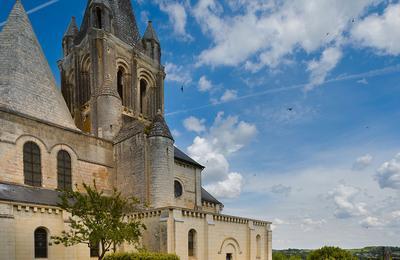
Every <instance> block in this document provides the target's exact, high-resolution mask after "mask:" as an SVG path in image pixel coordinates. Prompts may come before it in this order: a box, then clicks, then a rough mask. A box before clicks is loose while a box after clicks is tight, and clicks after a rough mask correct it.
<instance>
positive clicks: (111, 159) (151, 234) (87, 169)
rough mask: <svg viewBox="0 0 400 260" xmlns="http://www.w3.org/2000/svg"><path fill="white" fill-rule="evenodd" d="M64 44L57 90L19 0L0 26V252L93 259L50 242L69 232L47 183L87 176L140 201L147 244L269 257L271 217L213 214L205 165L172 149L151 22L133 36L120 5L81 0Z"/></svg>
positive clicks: (216, 204)
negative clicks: (78, 17)
mask: <svg viewBox="0 0 400 260" xmlns="http://www.w3.org/2000/svg"><path fill="white" fill-rule="evenodd" d="M49 37H51V36H49ZM62 47H63V53H64V55H63V57H62V59H61V60H60V61H59V62H58V67H59V69H60V73H61V91H59V89H58V88H57V85H56V82H55V79H54V77H53V75H52V72H51V70H50V67H49V65H48V62H47V60H46V58H45V56H44V54H43V51H42V49H41V47H40V44H39V42H38V40H37V38H36V36H35V33H34V31H33V29H32V26H31V23H30V21H29V19H28V17H27V14H26V12H25V10H24V8H23V6H22V4H21V3H20V1H19V0H17V1H16V4H15V5H14V7H13V9H12V11H11V13H10V15H9V17H8V20H7V22H6V24H5V26H4V27H3V29H2V31H1V32H0V259H4V260H13V259H16V260H25V259H55V260H63V259H65V260H67V259H68V260H70V259H91V258H92V257H96V255H97V254H98V252H97V251H96V249H93V248H91V249H90V248H88V246H87V245H78V246H74V247H68V248H66V247H64V246H62V245H54V244H52V243H51V241H50V236H51V235H59V234H60V233H61V232H62V231H63V230H66V229H68V214H67V213H66V212H63V211H62V210H60V209H59V208H58V207H57V202H58V192H57V191H56V189H77V188H78V189H79V187H80V186H81V185H82V183H87V184H91V183H93V180H95V181H96V184H97V186H98V188H100V189H102V190H104V191H105V192H110V191H111V190H112V188H113V187H116V188H117V189H118V190H119V191H121V192H122V193H123V194H124V195H126V196H135V197H137V198H138V199H139V200H140V201H141V203H143V205H146V207H144V206H143V208H144V210H143V211H141V212H132V217H133V218H137V219H140V220H141V221H142V222H143V223H144V224H145V225H146V226H147V231H145V233H144V235H143V237H142V239H141V244H142V245H143V246H144V247H145V248H147V249H148V250H151V251H156V252H168V253H176V254H177V255H178V256H179V257H180V258H181V259H182V260H186V259H198V260H200V259H202V260H219V259H220V260H233V259H234V260H239V259H243V260H244V259H246V260H253V259H263V260H270V259H272V232H271V229H270V226H271V223H270V222H266V221H259V220H253V219H248V218H243V217H235V216H228V215H223V214H222V210H223V204H222V203H221V202H220V201H218V200H217V199H216V198H214V197H213V196H212V195H211V194H210V193H208V192H207V191H206V190H205V189H204V188H202V178H201V174H202V170H203V169H204V167H203V166H202V165H200V164H199V163H197V162H196V161H194V160H193V159H191V158H190V157H189V156H187V155H186V154H185V153H184V152H182V151H181V150H179V149H178V148H177V147H175V146H174V139H173V137H172V136H171V133H170V130H169V129H168V125H167V124H166V122H165V120H164V117H163V115H164V79H165V76H166V75H165V70H164V67H163V66H162V64H161V62H160V61H161V59H160V58H161V54H162V51H161V45H160V41H159V39H158V37H157V34H156V32H155V30H154V28H153V25H152V23H151V22H149V23H148V26H147V29H146V31H145V33H144V35H143V36H141V35H140V33H139V30H138V28H137V24H136V21H135V16H134V12H133V10H132V6H131V2H130V0H90V1H88V4H87V7H86V11H85V14H84V18H83V21H82V24H81V25H80V27H78V25H77V24H76V22H75V19H74V18H72V20H71V22H70V24H69V26H68V28H67V30H66V33H65V35H64V38H63V42H62ZM120 250H122V251H129V250H132V248H131V247H130V246H123V247H121V248H120ZM93 259H94V258H93Z"/></svg>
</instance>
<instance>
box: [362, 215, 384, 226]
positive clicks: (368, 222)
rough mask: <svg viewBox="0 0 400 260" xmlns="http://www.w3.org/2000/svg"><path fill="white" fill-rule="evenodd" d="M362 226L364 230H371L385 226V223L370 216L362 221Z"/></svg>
mask: <svg viewBox="0 0 400 260" xmlns="http://www.w3.org/2000/svg"><path fill="white" fill-rule="evenodd" d="M360 225H361V226H362V227H363V228H371V227H380V226H383V223H382V222H381V221H379V219H378V218H376V217H371V216H369V217H366V218H364V219H363V220H361V221H360Z"/></svg>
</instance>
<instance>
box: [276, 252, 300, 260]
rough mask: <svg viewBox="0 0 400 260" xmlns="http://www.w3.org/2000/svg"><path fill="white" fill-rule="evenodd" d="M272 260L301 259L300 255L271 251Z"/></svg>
mask: <svg viewBox="0 0 400 260" xmlns="http://www.w3.org/2000/svg"><path fill="white" fill-rule="evenodd" d="M272 260H302V259H301V256H297V255H291V256H288V255H286V254H284V253H282V252H274V253H272Z"/></svg>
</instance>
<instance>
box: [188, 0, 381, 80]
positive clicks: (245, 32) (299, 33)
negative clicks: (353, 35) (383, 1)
mask: <svg viewBox="0 0 400 260" xmlns="http://www.w3.org/2000/svg"><path fill="white" fill-rule="evenodd" d="M233 2H234V3H235V4H231V5H229V6H230V7H231V8H233V12H231V13H230V12H227V10H225V9H224V6H222V5H221V4H220V3H219V2H218V1H216V0H200V1H198V3H197V4H196V5H195V6H194V8H193V14H194V17H195V19H196V20H197V22H198V23H199V25H200V26H201V28H202V31H203V33H204V34H205V35H207V36H209V37H211V40H212V45H211V46H210V47H209V48H208V49H206V50H204V51H203V52H201V53H200V55H199V57H198V65H211V66H220V65H226V66H237V65H240V64H244V67H245V68H246V69H248V70H250V71H253V72H255V71H259V70H260V69H262V68H264V67H266V66H267V67H270V68H275V67H276V66H278V65H280V64H284V63H287V61H288V59H290V58H291V55H293V54H294V53H295V52H296V51H297V50H299V49H300V50H304V51H305V52H307V53H308V54H314V53H319V52H320V51H321V50H322V55H321V58H320V60H319V61H318V62H315V63H314V64H315V65H317V64H321V65H322V67H323V68H321V69H317V68H316V67H314V66H311V69H310V71H311V74H312V76H311V81H312V83H314V85H315V84H318V83H319V82H321V81H323V79H324V77H325V76H326V75H327V73H328V71H329V70H331V69H332V68H334V67H335V65H336V64H337V63H338V61H339V60H340V58H341V56H342V54H341V51H340V49H339V48H338V47H332V46H340V44H341V43H342V42H343V39H344V37H345V36H346V34H347V33H348V31H349V28H350V27H351V25H352V23H351V20H352V19H354V18H358V17H360V16H362V15H363V14H364V12H365V10H367V8H368V7H370V6H371V5H372V4H374V3H376V2H377V1H376V0H353V1H348V0H339V1H338V0H327V1H320V0H299V1H269V3H267V4H266V1H264V0H253V1H233ZM225 8H226V7H225ZM237 10H241V12H235V11H237ZM316 21H318V22H316Z"/></svg>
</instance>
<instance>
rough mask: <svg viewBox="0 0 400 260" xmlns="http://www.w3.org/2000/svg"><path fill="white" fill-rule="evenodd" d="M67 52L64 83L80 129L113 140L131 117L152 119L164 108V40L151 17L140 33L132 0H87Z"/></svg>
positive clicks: (68, 37) (62, 67)
mask: <svg viewBox="0 0 400 260" xmlns="http://www.w3.org/2000/svg"><path fill="white" fill-rule="evenodd" d="M63 52H64V56H63V58H62V60H60V61H59V68H60V72H61V80H62V82H61V89H62V93H63V95H64V98H65V100H66V102H67V105H68V108H69V109H70V112H71V115H72V116H73V118H74V121H75V124H76V125H77V127H78V128H80V129H81V130H82V131H84V132H87V133H90V134H93V135H95V136H98V137H102V138H106V139H109V140H112V139H114V138H115V136H116V135H117V134H118V133H119V131H120V129H121V128H122V127H123V125H124V124H126V123H127V122H130V121H132V120H140V121H143V123H144V124H146V125H150V124H151V122H152V121H153V119H154V118H155V116H156V115H157V112H158V111H161V114H163V113H164V78H165V72H164V67H163V66H162V65H161V63H160V60H161V47H160V42H159V40H158V37H157V34H156V32H155V30H154V28H153V26H152V23H151V22H149V24H148V28H147V29H146V32H145V34H144V36H143V37H141V36H140V34H139V30H138V28H137V24H136V20H135V16H134V13H133V10H132V5H131V1H130V0H89V1H88V3H87V7H86V11H85V15H84V18H83V21H82V24H81V26H80V28H78V26H77V25H76V22H75V18H72V20H71V22H70V25H69V26H68V29H67V31H66V33H65V35H64V38H63Z"/></svg>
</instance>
